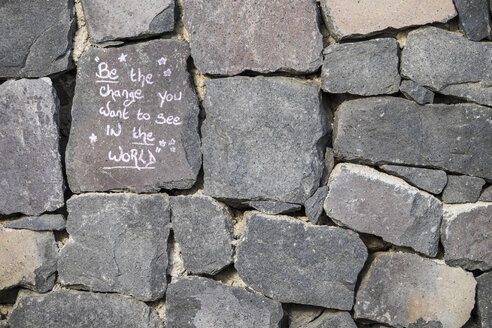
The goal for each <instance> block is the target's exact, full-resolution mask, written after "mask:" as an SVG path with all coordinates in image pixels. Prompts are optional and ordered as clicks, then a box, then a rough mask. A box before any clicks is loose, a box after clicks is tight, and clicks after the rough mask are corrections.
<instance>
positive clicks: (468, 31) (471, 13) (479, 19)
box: [453, 0, 491, 41]
mask: <svg viewBox="0 0 492 328" xmlns="http://www.w3.org/2000/svg"><path fill="white" fill-rule="evenodd" d="M453 1H454V5H455V7H456V10H457V11H458V17H459V22H460V28H461V30H462V31H463V32H464V33H465V36H466V37H467V38H468V39H470V40H472V41H480V40H482V39H485V38H490V37H491V34H490V32H491V28H490V26H491V22H490V13H489V10H488V9H489V0H453Z"/></svg>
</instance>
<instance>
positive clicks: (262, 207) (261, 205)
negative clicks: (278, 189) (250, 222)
mask: <svg viewBox="0 0 492 328" xmlns="http://www.w3.org/2000/svg"><path fill="white" fill-rule="evenodd" d="M243 204H244V205H247V206H249V207H252V208H254V209H255V210H258V211H260V212H263V213H266V214H282V213H292V212H296V211H299V210H300V209H301V207H302V206H301V205H299V204H291V203H282V202H271V201H264V200H252V201H249V202H244V203H243Z"/></svg>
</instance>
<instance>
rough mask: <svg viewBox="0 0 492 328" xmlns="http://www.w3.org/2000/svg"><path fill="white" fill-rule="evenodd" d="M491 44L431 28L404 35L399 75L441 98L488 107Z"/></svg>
mask: <svg viewBox="0 0 492 328" xmlns="http://www.w3.org/2000/svg"><path fill="white" fill-rule="evenodd" d="M491 56H492V44H490V43H488V42H473V41H469V40H467V39H466V38H464V37H461V36H459V35H456V34H454V33H452V32H448V31H445V30H443V29H439V28H435V27H426V28H421V29H418V30H415V31H412V32H410V33H409V34H408V38H407V41H406V45H405V48H404V50H403V54H402V59H401V75H402V77H406V78H409V79H411V80H413V81H415V82H416V83H417V84H419V85H422V86H425V87H429V88H430V89H432V90H435V91H438V92H440V93H442V94H444V95H451V96H456V97H460V98H464V99H467V100H470V101H474V102H477V103H479V104H482V105H488V106H492V85H491V83H492V61H491V60H489V59H490V57H491Z"/></svg>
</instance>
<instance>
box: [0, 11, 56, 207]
mask: <svg viewBox="0 0 492 328" xmlns="http://www.w3.org/2000/svg"><path fill="white" fill-rule="evenodd" d="M9 3H11V2H9ZM16 3H17V2H16ZM2 6H3V5H2ZM2 6H0V11H1V10H3V9H4V8H3V7H2ZM2 24H3V22H2ZM2 30H3V29H2ZM0 43H2V42H0ZM0 57H1V55H0ZM0 122H2V123H1V124H0V158H2V159H3V160H1V161H0V214H12V213H24V214H27V215H39V214H41V213H43V212H46V211H54V210H56V209H58V208H60V207H62V206H63V204H64V203H65V201H64V198H63V189H64V182H63V175H62V167H61V161H60V153H59V152H58V140H59V136H58V126H57V124H58V98H57V97H56V92H55V89H54V88H53V87H52V85H51V80H50V79H48V78H43V79H37V80H27V79H22V80H17V81H13V80H10V81H7V82H5V83H3V84H2V85H0Z"/></svg>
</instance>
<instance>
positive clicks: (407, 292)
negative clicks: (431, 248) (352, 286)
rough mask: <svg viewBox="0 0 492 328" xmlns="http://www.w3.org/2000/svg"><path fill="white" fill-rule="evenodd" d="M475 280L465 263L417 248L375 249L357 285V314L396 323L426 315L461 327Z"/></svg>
mask: <svg viewBox="0 0 492 328" xmlns="http://www.w3.org/2000/svg"><path fill="white" fill-rule="evenodd" d="M475 286H476V282H475V279H474V278H473V275H472V274H471V273H469V272H466V271H464V270H462V269H461V268H452V267H449V266H447V265H445V264H443V263H442V262H440V261H437V260H430V259H427V258H423V257H420V256H418V255H416V254H410V253H376V254H375V259H374V260H373V262H372V263H371V266H370V267H369V270H368V272H367V273H366V274H365V276H364V277H363V278H362V282H361V284H360V287H359V289H358V291H357V296H356V301H355V306H354V311H355V318H356V319H369V320H373V321H377V322H381V323H384V324H388V325H391V326H394V327H396V326H398V327H399V326H404V327H407V326H409V325H410V324H412V323H417V322H418V321H419V320H420V322H422V320H424V321H425V322H430V321H434V324H435V322H440V323H441V324H442V327H443V328H459V327H461V326H463V325H464V324H465V323H466V322H467V321H468V319H469V318H470V312H471V311H472V309H473V306H474V304H475ZM434 327H435V326H434Z"/></svg>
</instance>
